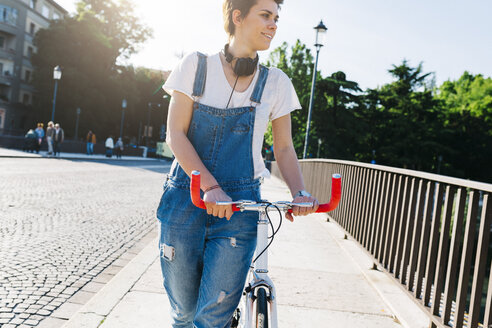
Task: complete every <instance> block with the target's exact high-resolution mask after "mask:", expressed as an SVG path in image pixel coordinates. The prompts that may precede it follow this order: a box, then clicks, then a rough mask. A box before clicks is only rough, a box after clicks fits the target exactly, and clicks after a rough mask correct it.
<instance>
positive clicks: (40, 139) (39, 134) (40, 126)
mask: <svg viewBox="0 0 492 328" xmlns="http://www.w3.org/2000/svg"><path fill="white" fill-rule="evenodd" d="M43 127H44V124H43V123H38V127H37V128H36V130H34V132H35V133H36V137H37V142H36V153H37V154H39V149H41V143H42V142H43V138H44V129H43Z"/></svg>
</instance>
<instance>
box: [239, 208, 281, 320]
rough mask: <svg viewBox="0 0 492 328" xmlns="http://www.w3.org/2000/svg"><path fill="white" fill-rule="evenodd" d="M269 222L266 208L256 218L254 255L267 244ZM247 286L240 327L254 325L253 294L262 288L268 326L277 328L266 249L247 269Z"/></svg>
mask: <svg viewBox="0 0 492 328" xmlns="http://www.w3.org/2000/svg"><path fill="white" fill-rule="evenodd" d="M269 224H270V222H269V221H268V219H267V217H266V210H265V209H264V210H263V211H260V218H259V220H258V227H257V230H258V236H257V243H256V251H255V256H254V258H256V257H257V256H258V253H259V252H262V251H263V250H264V249H265V248H266V247H267V245H268V226H269ZM248 278H249V279H248V281H247V283H249V285H248V286H249V287H250V288H251V290H250V291H249V292H246V295H245V296H244V297H243V298H242V299H241V302H244V310H245V313H241V318H243V316H244V321H243V320H241V322H243V323H244V325H243V326H240V327H242V328H252V327H253V325H254V296H255V294H254V293H255V290H256V289H257V288H264V289H265V290H266V292H267V293H266V294H267V300H268V304H269V311H268V318H269V321H270V325H269V327H271V328H278V323H277V294H276V292H275V285H274V284H273V281H272V279H270V277H269V276H268V250H266V251H264V252H263V254H261V256H260V257H259V258H258V259H257V260H256V261H255V262H254V263H253V266H252V267H251V268H250V270H249V275H248ZM250 279H251V280H250Z"/></svg>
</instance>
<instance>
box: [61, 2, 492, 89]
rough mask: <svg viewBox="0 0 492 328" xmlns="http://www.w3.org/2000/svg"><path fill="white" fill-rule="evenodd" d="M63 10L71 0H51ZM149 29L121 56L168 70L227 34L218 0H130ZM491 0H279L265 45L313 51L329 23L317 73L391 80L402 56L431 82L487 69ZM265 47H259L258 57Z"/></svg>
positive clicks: (491, 55)
mask: <svg viewBox="0 0 492 328" xmlns="http://www.w3.org/2000/svg"><path fill="white" fill-rule="evenodd" d="M56 1H57V2H58V3H59V4H60V5H61V6H63V7H64V8H65V9H67V10H68V11H69V12H74V11H75V3H76V2H77V0H56ZM133 1H134V3H135V5H136V13H137V16H138V17H139V18H140V19H141V21H142V22H143V23H144V24H146V25H147V26H149V27H151V28H152V29H153V31H154V34H153V38H152V39H149V40H148V41H147V42H146V43H145V44H143V45H142V46H141V47H140V48H141V50H140V52H139V53H138V54H135V55H133V56H132V57H131V58H130V59H129V60H128V61H127V62H125V64H133V65H134V66H144V67H148V68H155V69H161V70H172V69H173V67H174V66H175V65H176V64H177V63H178V62H179V56H180V54H183V53H184V54H186V53H188V52H192V51H196V50H198V51H201V52H204V53H208V54H213V53H216V52H218V51H220V49H221V48H223V46H224V44H225V43H226V41H227V37H226V34H225V32H224V29H223V21H222V0H133ZM490 13H492V1H490V0H467V1H464V0H412V1H410V0H398V1H395V0H372V1H368V0H343V1H341V0H338V1H336V0H285V1H284V4H283V5H282V7H281V10H280V12H279V16H280V20H279V23H278V29H277V34H276V36H275V38H274V40H273V41H272V43H271V47H270V50H273V49H275V48H276V47H278V46H280V45H281V44H282V43H283V42H287V43H288V44H289V46H292V45H294V44H295V42H296V40H297V39H299V40H301V42H302V43H304V44H306V45H307V46H309V47H310V48H311V49H312V51H313V54H314V53H315V47H314V43H315V36H316V32H315V30H314V26H316V25H318V23H319V22H320V20H323V23H324V24H325V25H326V27H328V31H327V32H326V35H325V38H324V46H323V47H322V48H321V51H320V53H319V64H318V70H319V71H320V72H321V74H322V75H323V76H328V75H331V73H333V72H336V71H343V72H345V74H346V76H347V79H348V80H352V81H356V82H358V83H359V86H360V87H361V88H362V89H366V88H376V87H378V86H381V85H383V84H385V83H389V82H391V81H392V77H391V75H390V74H389V73H388V70H389V69H391V68H392V66H393V65H398V64H401V63H402V61H403V59H406V60H408V62H409V64H410V66H412V67H415V66H417V65H418V64H419V63H421V62H422V63H423V71H424V72H425V73H427V72H434V73H435V80H436V83H437V85H440V84H441V83H442V82H444V81H446V80H456V79H458V78H459V77H460V76H461V75H462V74H463V72H464V71H468V72H470V73H472V74H482V75H484V76H486V77H491V76H492V19H490ZM268 55H269V50H268V51H263V52H260V62H261V61H266V59H267V58H268Z"/></svg>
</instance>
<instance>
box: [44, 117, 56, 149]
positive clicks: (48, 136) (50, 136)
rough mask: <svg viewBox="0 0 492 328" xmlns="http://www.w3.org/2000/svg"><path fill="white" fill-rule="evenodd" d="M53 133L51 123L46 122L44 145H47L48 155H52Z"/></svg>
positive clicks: (53, 128) (53, 129)
mask: <svg viewBox="0 0 492 328" xmlns="http://www.w3.org/2000/svg"><path fill="white" fill-rule="evenodd" d="M54 132H55V127H54V125H53V122H52V121H49V122H48V126H47V128H46V143H47V144H48V155H53V135H54Z"/></svg>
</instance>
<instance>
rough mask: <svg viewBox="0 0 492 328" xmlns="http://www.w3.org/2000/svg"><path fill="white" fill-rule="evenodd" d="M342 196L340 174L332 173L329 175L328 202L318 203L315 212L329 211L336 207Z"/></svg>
mask: <svg viewBox="0 0 492 328" xmlns="http://www.w3.org/2000/svg"><path fill="white" fill-rule="evenodd" d="M341 197H342V177H341V176H340V174H333V176H332V177H331V197H330V202H329V203H328V204H320V205H319V207H318V210H317V211H316V213H322V212H331V211H333V210H334V209H336V208H337V206H338V203H340V198H341Z"/></svg>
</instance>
